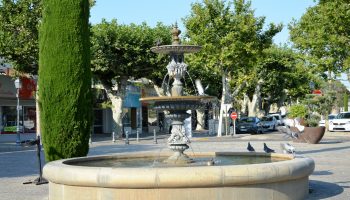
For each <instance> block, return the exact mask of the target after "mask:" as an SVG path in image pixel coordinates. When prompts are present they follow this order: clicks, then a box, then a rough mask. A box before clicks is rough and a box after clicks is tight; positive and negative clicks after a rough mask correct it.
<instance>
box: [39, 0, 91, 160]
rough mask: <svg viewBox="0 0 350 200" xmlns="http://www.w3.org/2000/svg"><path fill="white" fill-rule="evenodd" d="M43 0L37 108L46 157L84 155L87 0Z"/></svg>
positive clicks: (88, 75)
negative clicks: (38, 109)
mask: <svg viewBox="0 0 350 200" xmlns="http://www.w3.org/2000/svg"><path fill="white" fill-rule="evenodd" d="M42 3H43V5H42V6H43V13H42V15H43V16H42V21H41V25H40V28H39V86H40V87H39V108H40V112H41V113H40V121H41V133H42V138H43V144H44V149H45V156H46V160H48V161H52V160H57V159H62V158H70V157H77V156H85V155H86V154H87V153H88V150H89V136H90V131H91V123H92V100H91V99H92V98H91V70H90V41H89V24H88V19H89V1H88V0H43V1H42Z"/></svg>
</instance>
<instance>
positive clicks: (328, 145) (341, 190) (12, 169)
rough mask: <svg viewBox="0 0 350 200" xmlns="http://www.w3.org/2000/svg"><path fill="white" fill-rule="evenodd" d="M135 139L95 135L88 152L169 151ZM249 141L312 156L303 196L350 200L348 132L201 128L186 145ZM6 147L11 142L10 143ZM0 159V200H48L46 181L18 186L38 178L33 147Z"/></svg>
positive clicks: (162, 140) (208, 147)
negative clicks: (295, 138)
mask: <svg viewBox="0 0 350 200" xmlns="http://www.w3.org/2000/svg"><path fill="white" fill-rule="evenodd" d="M0 136H1V137H0V146H3V145H4V144H8V142H11V141H12V139H11V137H2V136H3V135H0ZM34 137H35V135H34ZM135 137H136V136H135ZM135 137H134V136H132V137H130V141H129V142H130V145H126V144H125V141H124V140H117V141H116V142H115V143H113V142H112V138H111V136H110V135H99V136H94V137H93V142H92V144H91V145H90V152H89V156H91V155H104V154H115V153H124V152H154V153H156V154H157V153H159V152H161V151H169V150H168V149H167V144H166V141H167V137H168V135H167V134H161V135H158V136H157V138H158V139H157V143H158V144H153V135H152V134H145V135H143V136H142V135H141V136H140V137H141V138H142V139H140V141H139V142H137V141H136V139H135ZM14 138H15V137H14ZM248 141H250V142H251V144H252V145H253V146H254V148H255V149H256V151H262V148H263V143H264V142H266V143H267V144H268V146H269V147H270V148H273V149H275V150H276V151H277V152H278V153H281V149H280V143H281V142H286V141H288V142H290V143H291V144H292V145H294V146H295V148H296V150H297V153H298V154H300V155H303V156H307V157H310V158H312V159H314V160H315V164H316V167H315V171H314V173H313V174H312V175H311V176H310V185H311V187H312V188H313V192H312V193H311V194H310V195H309V198H308V199H310V200H316V199H337V200H338V199H339V200H348V199H350V169H349V166H350V159H348V158H349V155H350V133H326V135H325V136H324V138H323V139H322V141H321V143H320V144H316V145H312V144H305V143H293V142H291V141H290V139H287V140H286V139H285V138H283V135H282V134H280V133H278V132H273V133H268V134H262V135H249V134H241V135H237V136H236V137H231V136H223V137H220V138H218V137H216V136H209V135H207V134H206V133H205V132H204V133H203V132H201V133H194V135H193V138H192V143H191V148H192V149H193V151H194V152H206V151H240V152H245V151H246V147H247V142H248ZM8 145H10V146H11V145H12V146H15V144H14V143H13V142H11V143H10V144H8ZM1 148H2V147H1ZM1 148H0V149H1ZM188 151H191V149H189V150H188ZM0 160H1V169H2V170H1V171H0V185H1V186H0V194H1V195H0V200H24V199H25V200H38V199H39V200H42V199H46V200H47V196H48V185H47V184H46V185H39V186H36V185H22V182H25V181H27V180H29V179H32V180H33V179H35V178H36V177H37V176H38V168H37V160H36V151H35V150H34V149H29V150H28V149H22V150H21V151H2V152H0ZM296 192H297V191H296Z"/></svg>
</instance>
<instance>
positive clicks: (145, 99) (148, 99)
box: [140, 96, 216, 102]
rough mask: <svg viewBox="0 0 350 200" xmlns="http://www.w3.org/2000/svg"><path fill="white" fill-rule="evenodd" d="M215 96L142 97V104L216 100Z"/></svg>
mask: <svg viewBox="0 0 350 200" xmlns="http://www.w3.org/2000/svg"><path fill="white" fill-rule="evenodd" d="M215 99H216V97H215V96H160V97H158V96H157V97H142V98H140V101H141V102H156V101H157V102H161V101H200V100H215Z"/></svg>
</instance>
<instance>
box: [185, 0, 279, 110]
mask: <svg viewBox="0 0 350 200" xmlns="http://www.w3.org/2000/svg"><path fill="white" fill-rule="evenodd" d="M232 5H233V8H231V6H232ZM184 22H185V26H186V28H187V34H186V36H187V38H188V40H189V43H193V44H198V45H201V46H202V47H203V49H202V50H201V51H200V52H199V53H196V54H193V55H190V57H189V65H190V67H191V68H190V72H191V73H192V74H195V76H196V77H201V79H202V81H203V83H204V84H208V83H209V85H210V87H212V88H213V90H212V91H215V93H216V94H217V93H218V92H217V91H219V90H218V88H222V97H221V103H228V102H231V100H232V98H231V96H235V97H236V95H237V94H238V91H239V90H241V89H243V86H250V87H251V88H253V87H254V88H255V89H253V90H246V91H247V92H250V93H249V95H248V96H249V97H250V100H251V101H253V102H254V103H253V104H255V102H256V98H254V97H253V96H254V95H253V94H254V92H255V91H258V90H260V88H261V83H262V81H261V82H259V81H257V80H255V82H254V83H258V82H259V84H254V83H253V81H252V80H253V79H254V78H256V77H257V71H256V69H255V68H256V64H257V61H258V59H259V57H260V56H261V55H262V52H263V50H264V49H266V48H269V47H270V46H271V44H272V38H273V36H274V35H275V34H276V33H278V32H279V31H281V29H282V25H275V24H272V23H271V24H269V25H268V27H267V29H266V30H264V24H265V18H264V17H255V15H254V10H253V9H251V2H250V1H244V0H234V1H233V2H226V1H222V0H204V1H203V3H194V4H192V9H191V14H190V15H189V16H187V17H186V18H185V19H184ZM220 79H221V84H220V82H219V80H220ZM233 80H234V81H233ZM228 84H230V85H231V86H232V87H231V89H233V90H232V91H233V92H232V93H231V92H230V90H229V89H230V88H229V87H228ZM253 85H254V86H253ZM255 86H256V87H255ZM209 94H210V93H209Z"/></svg>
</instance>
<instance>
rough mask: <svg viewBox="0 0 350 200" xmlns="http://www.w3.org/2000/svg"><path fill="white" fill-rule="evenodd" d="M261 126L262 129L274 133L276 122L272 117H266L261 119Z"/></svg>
mask: <svg viewBox="0 0 350 200" xmlns="http://www.w3.org/2000/svg"><path fill="white" fill-rule="evenodd" d="M261 124H262V127H263V128H264V129H267V130H271V131H274V130H276V127H277V120H276V118H275V117H274V116H271V115H268V116H265V117H262V118H261Z"/></svg>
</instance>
